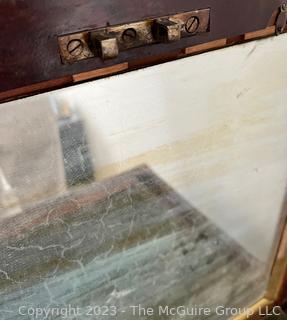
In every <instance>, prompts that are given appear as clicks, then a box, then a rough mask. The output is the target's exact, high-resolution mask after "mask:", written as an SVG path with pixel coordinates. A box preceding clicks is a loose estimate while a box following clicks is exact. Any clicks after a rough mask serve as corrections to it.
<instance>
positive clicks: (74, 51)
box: [67, 39, 84, 57]
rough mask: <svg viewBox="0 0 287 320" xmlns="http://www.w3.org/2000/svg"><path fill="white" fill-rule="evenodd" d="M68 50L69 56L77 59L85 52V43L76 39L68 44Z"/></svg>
mask: <svg viewBox="0 0 287 320" xmlns="http://www.w3.org/2000/svg"><path fill="white" fill-rule="evenodd" d="M67 50H68V52H69V54H70V55H71V56H73V57H77V56H79V55H80V54H81V53H82V52H83V50H84V45H83V42H82V41H81V40H79V39H74V40H71V41H70V42H69V43H68V46H67Z"/></svg>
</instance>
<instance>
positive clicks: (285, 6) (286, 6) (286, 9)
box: [281, 3, 287, 12]
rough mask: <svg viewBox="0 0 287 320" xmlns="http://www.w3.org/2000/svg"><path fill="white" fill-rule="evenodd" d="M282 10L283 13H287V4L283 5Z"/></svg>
mask: <svg viewBox="0 0 287 320" xmlns="http://www.w3.org/2000/svg"><path fill="white" fill-rule="evenodd" d="M281 10H282V12H286V11H287V3H283V4H282V6H281Z"/></svg>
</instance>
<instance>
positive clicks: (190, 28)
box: [185, 17, 200, 34]
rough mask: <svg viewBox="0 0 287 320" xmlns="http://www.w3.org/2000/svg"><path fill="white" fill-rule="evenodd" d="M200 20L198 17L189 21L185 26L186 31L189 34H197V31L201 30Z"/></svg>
mask: <svg viewBox="0 0 287 320" xmlns="http://www.w3.org/2000/svg"><path fill="white" fill-rule="evenodd" d="M199 25H200V23H199V18H198V17H191V18H189V19H188V20H187V22H186V24H185V30H186V31H187V32H188V33H191V34H193V33H196V31H197V30H198V28H199Z"/></svg>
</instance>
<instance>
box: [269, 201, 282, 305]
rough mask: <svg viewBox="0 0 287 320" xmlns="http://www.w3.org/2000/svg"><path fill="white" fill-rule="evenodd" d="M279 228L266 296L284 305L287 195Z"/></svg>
mask: <svg viewBox="0 0 287 320" xmlns="http://www.w3.org/2000/svg"><path fill="white" fill-rule="evenodd" d="M279 228H280V230H279V232H278V234H277V239H276V241H275V245H276V243H277V246H276V247H277V250H276V251H275V257H274V258H275V259H274V265H273V267H272V270H271V275H270V281H269V285H268V288H267V292H266V295H265V296H266V297H267V298H268V299H271V300H274V301H275V303H277V304H280V305H283V304H284V303H286V302H287V195H285V199H284V204H283V209H282V213H281V219H280V221H279ZM276 247H275V249H276Z"/></svg>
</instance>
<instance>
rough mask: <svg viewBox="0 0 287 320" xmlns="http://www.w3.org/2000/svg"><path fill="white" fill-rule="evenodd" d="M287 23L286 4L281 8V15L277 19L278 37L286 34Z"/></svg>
mask: <svg viewBox="0 0 287 320" xmlns="http://www.w3.org/2000/svg"><path fill="white" fill-rule="evenodd" d="M286 23H287V4H286V3H284V4H282V5H281V6H280V9H279V14H278V16H277V19H276V35H279V34H281V33H282V32H284V30H285V28H286Z"/></svg>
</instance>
